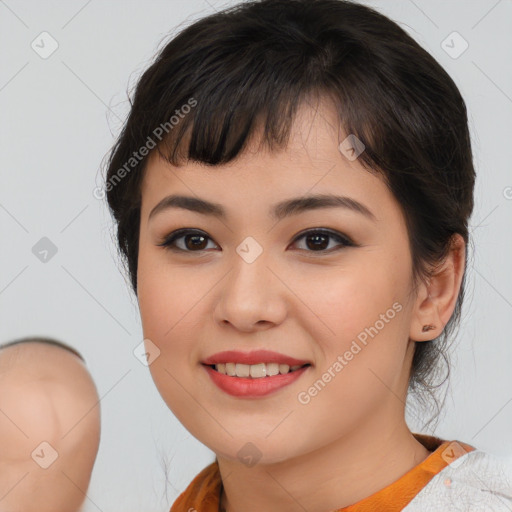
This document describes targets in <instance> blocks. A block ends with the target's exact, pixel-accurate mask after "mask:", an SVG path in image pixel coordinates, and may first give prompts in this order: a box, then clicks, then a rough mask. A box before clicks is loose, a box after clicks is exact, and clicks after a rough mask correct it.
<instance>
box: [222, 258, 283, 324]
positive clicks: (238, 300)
mask: <svg viewBox="0 0 512 512" xmlns="http://www.w3.org/2000/svg"><path fill="white" fill-rule="evenodd" d="M264 254H265V253H263V254H261V255H260V256H259V257H257V258H256V259H255V260H254V261H252V262H250V263H249V262H248V261H250V260H245V259H244V258H243V257H241V256H239V255H238V254H235V255H234V257H233V260H234V262H233V265H232V267H231V270H230V271H229V272H228V273H227V275H226V276H225V277H224V279H223V280H222V281H221V283H219V288H218V289H217V293H218V299H217V302H216V307H215V320H216V321H217V322H218V323H221V324H231V325H232V326H233V327H234V328H236V329H237V330H239V331H243V332H251V331H255V330H265V329H268V328H270V327H272V326H275V325H277V324H280V323H281V322H283V320H284V318H285V317H286V314H287V298H286V293H287V288H286V286H285V285H284V284H283V282H282V281H281V280H280V279H279V277H278V275H277V273H276V271H275V270H273V269H272V268H271V267H270V266H269V263H270V262H269V261H268V259H267V257H266V256H265V255H264Z"/></svg>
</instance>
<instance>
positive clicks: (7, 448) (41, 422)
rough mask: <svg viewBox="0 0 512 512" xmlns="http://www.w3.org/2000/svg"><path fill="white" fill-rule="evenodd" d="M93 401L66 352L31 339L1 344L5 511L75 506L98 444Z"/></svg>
mask: <svg viewBox="0 0 512 512" xmlns="http://www.w3.org/2000/svg"><path fill="white" fill-rule="evenodd" d="M98 401H99V397H98V393H97V391H96V387H95V385H94V382H93V380H92V378H91V376H90V374H89V372H88V370H87V368H86V365H85V363H84V362H83V361H82V360H81V359H80V358H79V357H78V356H76V355H75V354H73V353H71V352H70V351H68V350H66V349H64V348H61V347H58V346H55V345H50V344H47V343H42V342H36V341H27V342H23V343H20V344H17V345H12V346H9V347H5V348H3V349H1V350H0V412H1V413H2V414H0V510H1V511H2V512H21V511H23V512H32V511H33V512H35V511H37V512H76V511H78V510H80V507H81V505H82V504H83V502H84V500H85V495H86V492H87V488H88V486H89V483H90V478H91V473H92V469H93V466H94V461H95V459H96V455H97V452H98V448H99V441H100V410H99V405H98ZM42 442H45V443H48V444H49V445H51V448H50V447H48V445H46V444H45V445H41V443H42ZM40 445H41V446H40ZM53 450H55V452H56V454H57V458H56V459H55V461H54V462H53V463H51V464H50V465H49V466H48V467H46V468H45V467H43V466H44V465H47V464H48V463H49V462H50V461H51V457H52V454H54V453H55V452H54V451H53ZM32 454H34V456H32ZM36 461H40V463H36Z"/></svg>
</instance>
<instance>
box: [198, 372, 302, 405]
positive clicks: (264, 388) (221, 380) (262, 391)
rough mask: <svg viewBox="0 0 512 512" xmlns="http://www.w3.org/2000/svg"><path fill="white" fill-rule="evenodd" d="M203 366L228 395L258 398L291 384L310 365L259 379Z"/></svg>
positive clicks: (213, 380)
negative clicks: (236, 375) (223, 372)
mask: <svg viewBox="0 0 512 512" xmlns="http://www.w3.org/2000/svg"><path fill="white" fill-rule="evenodd" d="M203 368H205V370H206V372H207V373H208V375H209V376H210V379H211V380H212V382H213V383H214V384H215V385H216V386H217V387H218V388H219V389H221V390H222V391H224V392H225V393H227V394H228V395H231V396H235V397H238V398H260V397H264V396H267V395H270V394H272V393H275V392H277V391H278V390H280V389H281V388H284V387H285V386H288V385H290V384H292V383H293V382H295V381H296V380H297V379H300V377H301V375H303V374H304V373H305V372H307V371H308V370H309V368H310V367H309V366H304V367H303V368H300V369H299V370H296V371H294V372H291V373H287V374H284V375H274V376H273V377H262V378H260V379H253V378H244V377H230V376H228V375H223V374H222V373H219V372H218V371H216V370H214V369H213V368H211V367H210V366H207V365H203Z"/></svg>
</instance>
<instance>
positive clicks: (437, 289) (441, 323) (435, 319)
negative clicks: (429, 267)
mask: <svg viewBox="0 0 512 512" xmlns="http://www.w3.org/2000/svg"><path fill="white" fill-rule="evenodd" d="M465 256H466V244H465V242H464V238H462V235H460V234H459V233H455V234H454V235H452V239H451V246H450V252H449V253H448V255H447V256H446V259H445V260H444V261H443V262H442V264H441V265H440V266H439V267H436V269H435V271H434V274H433V275H432V277H431V278H430V279H428V280H427V282H422V283H421V284H420V285H419V287H418V290H417V297H416V302H415V305H414V309H413V312H412V317H411V331H410V333H409V338H410V339H411V340H414V341H429V340H433V339H434V338H437V337H438V336H439V335H440V334H441V333H442V332H443V329H444V327H445V325H446V324H447V323H448V321H449V320H450V318H451V316H452V314H453V310H454V309H455V305H456V303H457V297H458V295H459V290H460V285H461V282H462V277H463V275H464V265H465ZM425 325H427V326H434V328H432V329H429V330H427V331H425V332H424V331H423V326H425Z"/></svg>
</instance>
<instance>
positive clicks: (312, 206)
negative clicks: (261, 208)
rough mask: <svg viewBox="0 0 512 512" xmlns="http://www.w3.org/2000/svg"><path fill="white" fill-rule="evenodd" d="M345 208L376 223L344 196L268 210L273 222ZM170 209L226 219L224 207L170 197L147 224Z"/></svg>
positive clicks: (289, 201) (315, 197) (311, 199)
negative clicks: (312, 211) (308, 213)
mask: <svg viewBox="0 0 512 512" xmlns="http://www.w3.org/2000/svg"><path fill="white" fill-rule="evenodd" d="M335 207H337V208H345V209H348V210H352V211H354V212H357V213H360V214H362V215H364V216H365V217H368V218H369V219H371V220H373V221H374V222H376V221H377V218H376V216H375V215H374V213H373V212H372V211H371V210H370V209H369V208H368V207H367V206H365V205H364V204H362V203H360V202H359V201H356V200H355V199H352V198H351V197H346V196H337V195H332V194H316V195H310V196H304V197H296V198H293V199H287V200H286V201H282V202H280V203H277V204H275V205H274V206H273V207H272V209H271V210H270V216H271V217H272V218H273V219H275V220H281V219H284V218H285V217H289V216H291V215H297V214H299V213H303V212H305V211H309V210H317V209H321V208H335ZM170 208H182V209H185V210H190V211H192V212H196V213H201V214H203V215H212V216H213V217H217V218H220V219H226V217H227V215H226V211H225V210H224V207H223V206H222V205H220V204H218V203H212V202H210V201H206V200H205V199H199V198H197V197H191V196H180V195H170V196H167V197H164V198H163V199H162V200H161V201H160V202H159V203H158V204H157V205H156V206H155V207H154V208H153V209H152V210H151V213H150V214H149V217H148V222H149V221H150V220H151V218H152V217H154V216H155V215H157V214H158V213H161V212H163V211H164V210H168V209H170Z"/></svg>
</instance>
